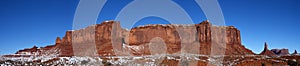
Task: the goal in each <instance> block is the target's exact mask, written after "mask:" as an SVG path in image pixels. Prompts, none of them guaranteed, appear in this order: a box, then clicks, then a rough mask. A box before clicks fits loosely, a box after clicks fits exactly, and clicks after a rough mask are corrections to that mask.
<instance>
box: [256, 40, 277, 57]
mask: <svg viewBox="0 0 300 66" xmlns="http://www.w3.org/2000/svg"><path fill="white" fill-rule="evenodd" d="M259 55H267V56H276V54H275V53H273V52H272V51H270V50H269V49H268V44H267V42H265V48H264V50H263V51H262V52H261V53H260V54H259Z"/></svg>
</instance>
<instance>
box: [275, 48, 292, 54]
mask: <svg viewBox="0 0 300 66" xmlns="http://www.w3.org/2000/svg"><path fill="white" fill-rule="evenodd" d="M271 51H272V52H273V53H275V54H276V55H289V54H290V53H289V50H288V49H285V48H283V49H272V50H271Z"/></svg>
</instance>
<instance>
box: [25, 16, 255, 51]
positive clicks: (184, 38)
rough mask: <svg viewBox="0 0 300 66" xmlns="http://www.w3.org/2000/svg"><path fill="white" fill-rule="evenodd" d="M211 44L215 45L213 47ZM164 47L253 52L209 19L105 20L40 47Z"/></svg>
mask: <svg viewBox="0 0 300 66" xmlns="http://www.w3.org/2000/svg"><path fill="white" fill-rule="evenodd" d="M212 46H213V47H214V48H217V49H214V50H212ZM163 47H165V48H166V49H161V50H162V52H160V53H167V54H179V53H196V54H204V55H210V54H211V52H213V53H222V52H223V53H225V54H226V55H246V54H254V53H253V52H252V51H251V50H249V49H247V48H245V47H244V46H243V45H242V44H241V36H240V31H239V30H238V29H237V28H235V27H233V26H228V27H226V26H212V25H211V24H210V23H209V22H208V21H203V22H201V23H200V24H194V25H172V24H168V25H147V26H142V27H135V28H132V29H131V30H125V29H123V28H121V26H120V22H116V21H107V22H102V23H101V24H97V25H93V26H89V27H87V28H84V29H80V30H73V31H67V32H66V34H65V36H64V37H63V38H59V37H58V38H57V39H56V43H55V45H51V46H47V47H43V48H42V49H45V51H47V50H49V49H52V50H54V49H55V50H58V54H59V56H73V55H76V54H77V55H97V56H115V55H116V54H115V52H120V53H119V54H121V55H122V54H123V55H150V54H153V53H156V52H157V51H153V50H151V49H159V48H163ZM113 48H114V49H113ZM195 48H196V49H195ZM33 49H34V48H33ZM164 51H165V52H164ZM19 52H23V51H19Z"/></svg>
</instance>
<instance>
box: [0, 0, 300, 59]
mask: <svg viewBox="0 0 300 66" xmlns="http://www.w3.org/2000/svg"><path fill="white" fill-rule="evenodd" d="M131 1H132V0H109V1H108V2H107V4H105V6H104V8H103V9H102V11H101V12H100V15H99V16H100V17H103V18H98V23H100V22H101V21H103V20H113V19H115V17H116V15H117V14H118V12H119V11H120V10H121V9H122V8H123V7H124V6H125V5H126V4H128V3H129V2H131ZM173 1H175V2H176V3H178V4H179V5H180V6H181V7H183V8H184V9H185V10H186V12H187V13H188V14H189V15H190V16H191V18H192V20H193V21H194V23H199V22H201V21H203V20H206V18H205V16H204V14H203V13H202V11H201V9H200V8H199V7H198V6H197V3H196V2H195V1H193V0H173ZM299 2H300V1H299V0H219V4H220V6H221V9H222V12H223V15H224V17H225V22H226V25H228V26H229V25H233V26H235V27H237V28H238V29H239V30H240V31H241V35H242V43H243V45H245V47H247V48H249V49H251V50H252V51H253V52H255V53H259V52H260V51H261V50H263V44H264V42H268V44H269V47H270V48H288V49H289V50H290V52H293V51H294V50H297V51H300V46H299V41H300V39H299V38H298V37H300V35H299V34H300V30H299V28H300V26H298V25H299V24H300V20H299V18H300V13H299V12H300V4H298V3H299ZM78 3H79V1H78V0H0V32H1V33H0V40H1V41H0V45H1V46H0V55H1V54H11V53H15V52H16V51H17V50H19V49H24V48H31V47H32V46H34V45H36V46H39V47H41V46H46V45H50V44H54V41H55V38H56V37H62V36H64V34H65V32H66V31H67V30H72V22H73V18H74V14H75V10H76V7H77V5H78ZM154 6H155V5H154ZM158 7H159V6H158ZM121 23H122V21H121ZM167 23H168V22H166V21H165V20H163V19H161V18H157V17H148V18H144V19H143V20H141V21H140V22H138V23H137V24H136V25H135V26H137V25H145V24H167Z"/></svg>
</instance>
